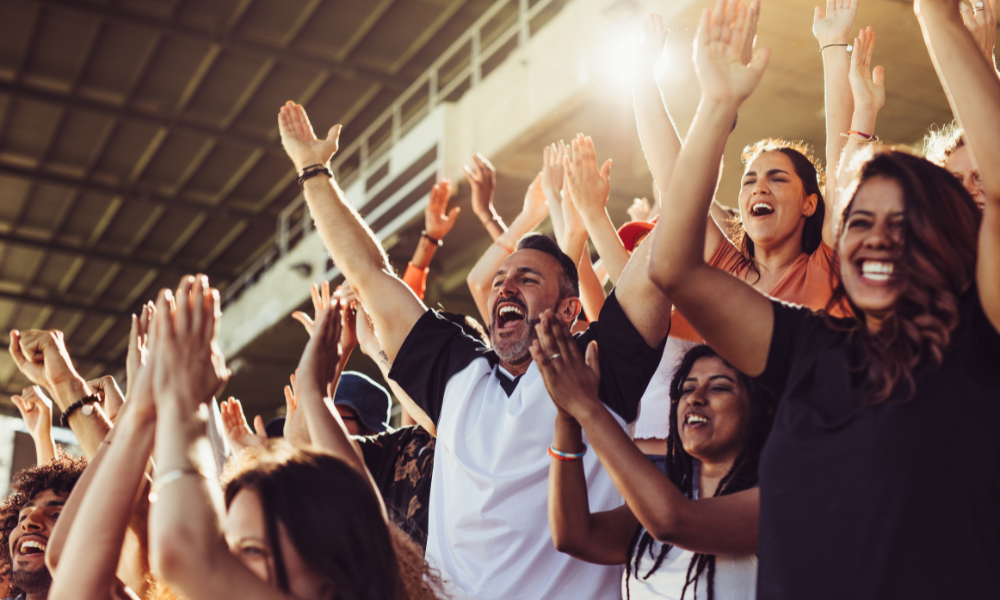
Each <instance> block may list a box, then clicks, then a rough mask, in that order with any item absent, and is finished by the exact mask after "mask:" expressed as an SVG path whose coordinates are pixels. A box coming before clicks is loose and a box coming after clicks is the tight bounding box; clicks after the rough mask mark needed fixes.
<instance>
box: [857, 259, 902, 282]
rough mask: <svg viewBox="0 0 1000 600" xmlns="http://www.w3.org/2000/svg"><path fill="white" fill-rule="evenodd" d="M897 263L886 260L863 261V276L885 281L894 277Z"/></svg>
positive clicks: (875, 280)
mask: <svg viewBox="0 0 1000 600" xmlns="http://www.w3.org/2000/svg"><path fill="white" fill-rule="evenodd" d="M895 271H896V263H894V262H892V261H886V260H864V261H861V276H862V277H863V278H864V279H867V280H869V281H873V282H876V283H884V282H886V281H889V280H890V279H892V278H893V277H894V273H895Z"/></svg>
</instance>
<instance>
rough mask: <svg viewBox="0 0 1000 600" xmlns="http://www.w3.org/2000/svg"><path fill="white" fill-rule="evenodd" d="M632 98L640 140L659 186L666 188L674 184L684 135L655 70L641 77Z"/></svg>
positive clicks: (650, 169)
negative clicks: (659, 84) (669, 108)
mask: <svg viewBox="0 0 1000 600" xmlns="http://www.w3.org/2000/svg"><path fill="white" fill-rule="evenodd" d="M632 98H633V104H634V105H635V122H636V126H637V128H638V129H639V142H640V143H641V144H642V151H643V154H645V155H646V163H647V164H648V165H649V171H650V172H651V173H652V174H653V181H654V182H655V183H656V185H657V187H659V188H660V189H661V190H665V189H667V186H669V185H670V179H671V177H673V174H674V167H675V166H676V165H677V156H678V155H679V154H680V151H681V139H680V136H679V135H678V134H677V128H676V127H675V126H674V122H673V120H672V119H671V118H670V113H669V112H667V106H666V104H665V103H664V102H663V96H662V94H661V93H660V88H659V87H658V86H657V85H656V79H655V77H654V76H653V74H652V73H649V74H645V75H642V76H641V77H640V78H639V82H638V83H637V84H636V85H635V87H634V88H633V91H632Z"/></svg>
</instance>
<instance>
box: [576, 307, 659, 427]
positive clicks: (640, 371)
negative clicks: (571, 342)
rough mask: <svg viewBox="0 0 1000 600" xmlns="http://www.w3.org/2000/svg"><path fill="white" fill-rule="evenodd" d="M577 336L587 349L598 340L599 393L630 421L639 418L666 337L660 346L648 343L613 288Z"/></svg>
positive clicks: (584, 350) (584, 348)
mask: <svg viewBox="0 0 1000 600" xmlns="http://www.w3.org/2000/svg"><path fill="white" fill-rule="evenodd" d="M575 339H576V343H577V345H578V347H579V348H580V352H586V351H587V344H589V343H590V342H591V340H596V341H597V356H598V362H599V363H600V365H601V387H600V390H599V391H598V395H599V396H600V398H601V401H602V402H604V404H605V405H606V406H607V407H608V408H610V409H611V410H613V411H615V413H617V414H618V416H620V417H621V418H622V419H625V421H626V422H627V423H631V422H632V421H635V419H636V417H637V416H638V412H639V400H640V399H641V398H642V394H643V392H645V391H646V386H647V385H649V381H650V379H652V378H653V373H655V372H656V368H657V367H658V366H659V364H660V357H661V356H662V355H663V348H664V346H665V345H666V338H664V340H663V342H662V343H661V344H660V345H659V346H658V347H656V348H652V347H650V346H649V345H648V344H646V340H645V339H643V337H642V334H640V333H639V330H637V329H636V328H635V325H633V324H632V322H631V321H629V319H628V317H627V316H625V311H623V310H622V307H621V304H619V303H618V297H617V296H616V295H615V292H614V291H612V292H611V295H609V296H608V299H607V300H605V301H604V307H603V308H601V315H600V318H598V320H597V321H595V322H593V323H591V324H590V327H588V328H587V330H586V331H585V332H583V333H582V334H580V335H578V336H576V338H575Z"/></svg>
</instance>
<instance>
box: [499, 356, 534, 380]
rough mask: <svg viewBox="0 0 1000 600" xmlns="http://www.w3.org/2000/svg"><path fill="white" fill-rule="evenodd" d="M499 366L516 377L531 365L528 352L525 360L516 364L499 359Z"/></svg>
mask: <svg viewBox="0 0 1000 600" xmlns="http://www.w3.org/2000/svg"><path fill="white" fill-rule="evenodd" d="M500 366H501V367H503V368H504V370H506V371H507V372H508V373H510V374H511V375H513V376H514V377H517V376H519V375H524V374H525V373H526V372H527V371H528V367H530V366H531V355H530V354H529V355H528V359H527V360H525V361H523V362H520V363H517V364H510V363H508V362H504V361H502V360H501V361H500Z"/></svg>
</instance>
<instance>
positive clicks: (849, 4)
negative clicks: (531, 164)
mask: <svg viewBox="0 0 1000 600" xmlns="http://www.w3.org/2000/svg"><path fill="white" fill-rule="evenodd" d="M857 16H858V0H827V2H826V10H825V11H824V10H823V9H822V8H821V7H819V6H817V7H816V14H815V15H814V16H813V35H814V36H816V40H817V41H818V42H819V45H820V47H823V46H826V45H828V44H846V43H847V41H848V40H849V39H850V35H851V28H852V27H853V26H854V19H855V18H856V17H857Z"/></svg>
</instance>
